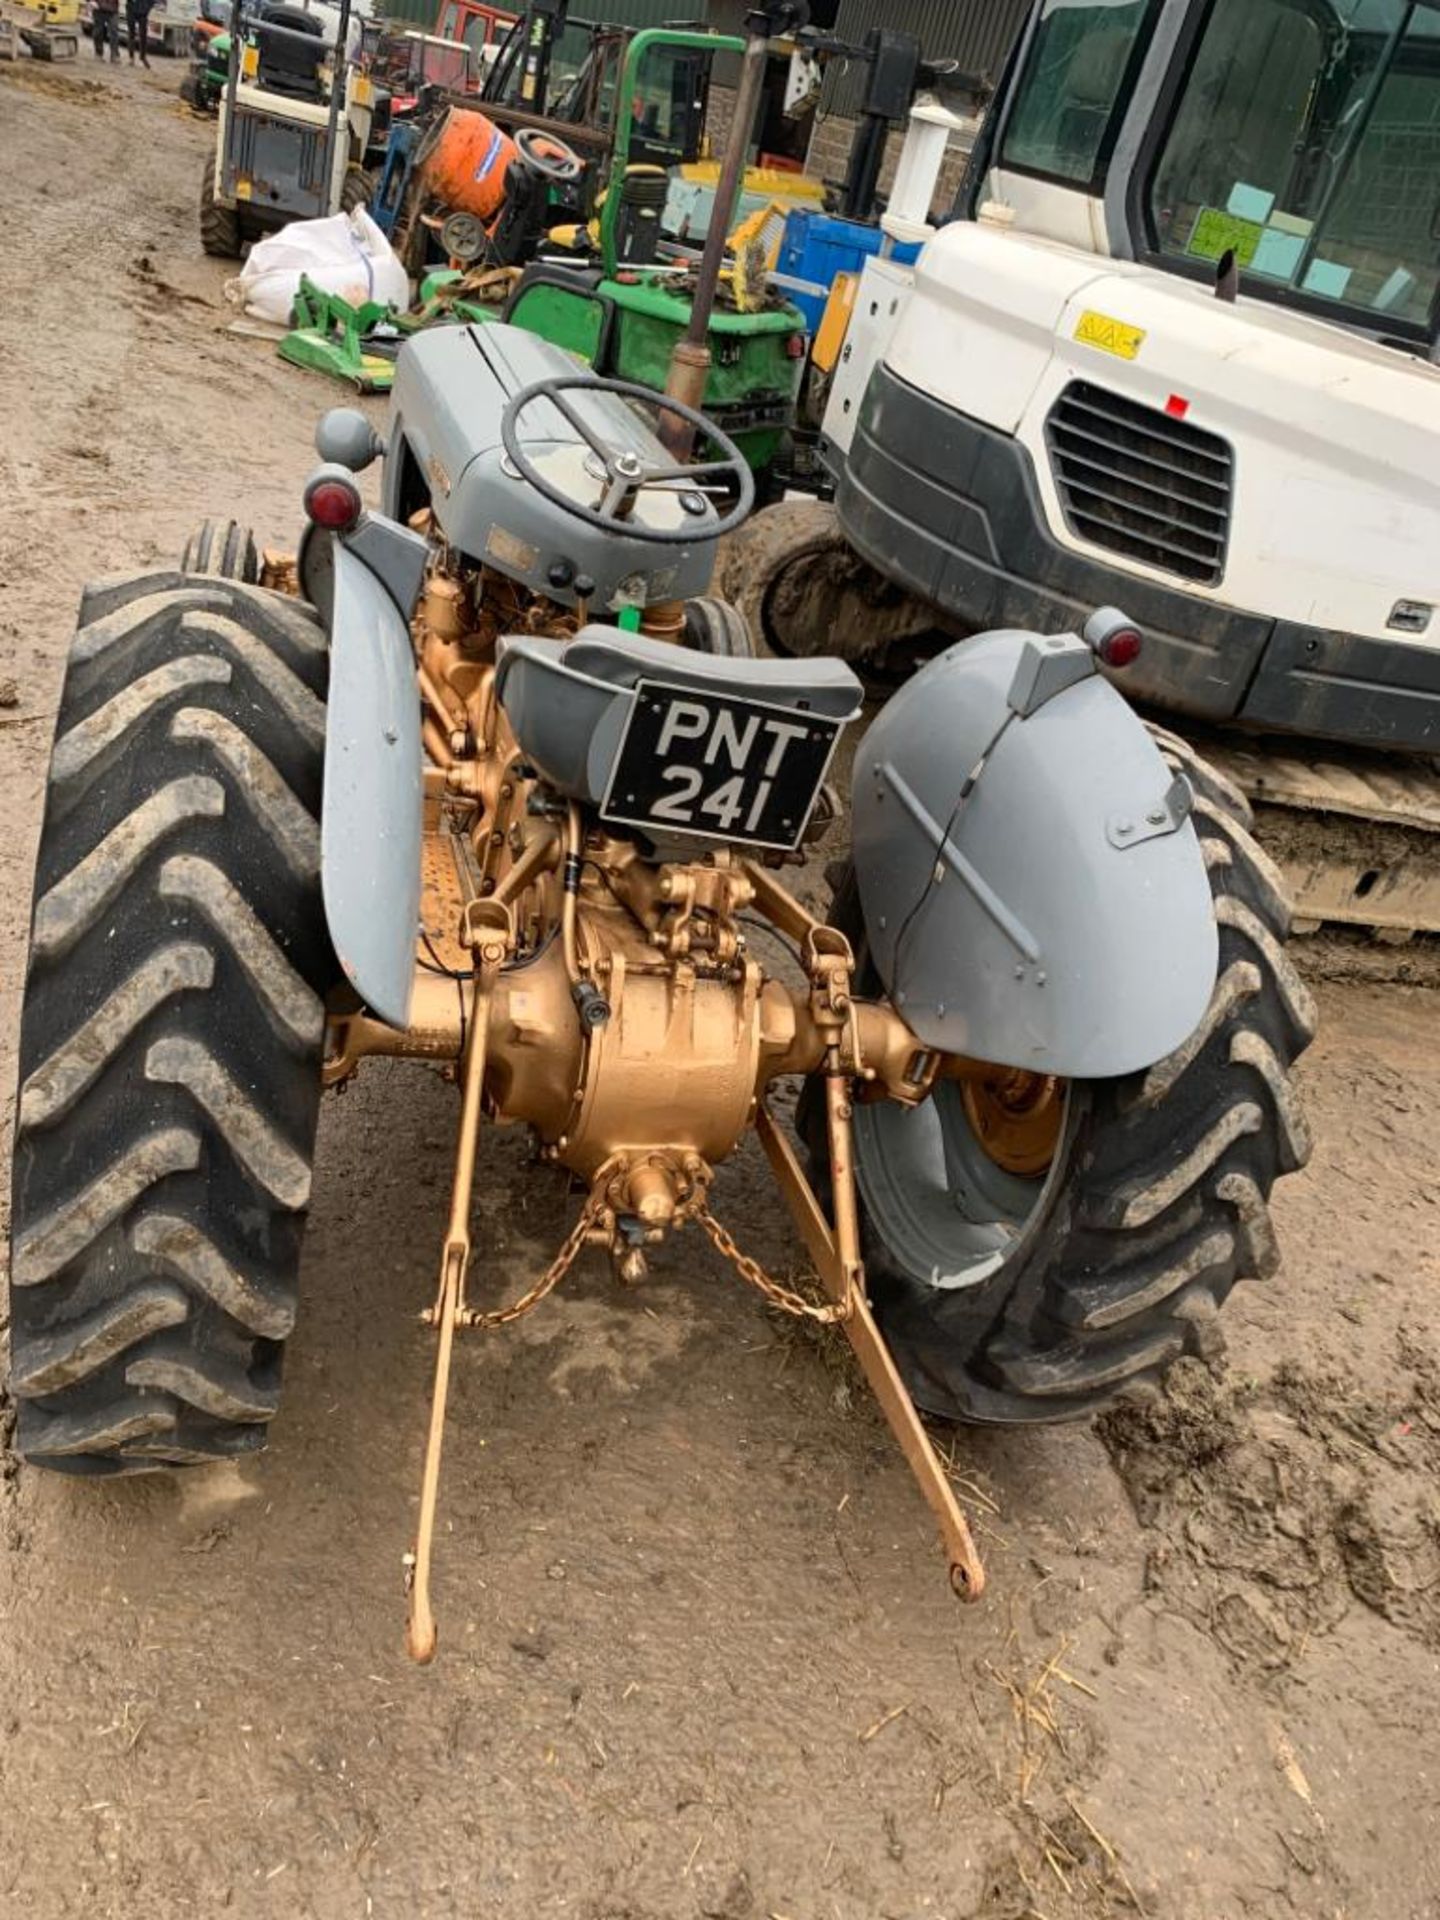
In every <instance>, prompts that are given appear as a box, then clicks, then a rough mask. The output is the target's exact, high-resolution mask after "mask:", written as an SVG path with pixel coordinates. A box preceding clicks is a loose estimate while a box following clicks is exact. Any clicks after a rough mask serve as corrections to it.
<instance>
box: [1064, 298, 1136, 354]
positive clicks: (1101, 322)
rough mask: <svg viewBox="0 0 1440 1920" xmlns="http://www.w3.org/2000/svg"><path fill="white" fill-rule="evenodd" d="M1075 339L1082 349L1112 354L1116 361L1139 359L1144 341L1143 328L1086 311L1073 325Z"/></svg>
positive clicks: (1107, 315) (1106, 314)
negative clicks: (1095, 348) (1088, 348)
mask: <svg viewBox="0 0 1440 1920" xmlns="http://www.w3.org/2000/svg"><path fill="white" fill-rule="evenodd" d="M1075 338H1076V339H1077V340H1078V341H1079V342H1080V344H1081V346H1082V347H1098V348H1099V349H1100V351H1101V353H1113V354H1114V355H1115V357H1116V359H1117V360H1135V359H1138V358H1139V355H1140V348H1141V345H1142V344H1143V342H1144V339H1145V329H1144V327H1129V326H1126V324H1125V322H1124V321H1123V320H1115V319H1112V318H1111V316H1110V315H1109V314H1108V313H1096V312H1094V311H1093V310H1088V311H1086V312H1085V313H1082V314H1081V316H1080V318H1079V320H1078V321H1077V322H1076V324H1075Z"/></svg>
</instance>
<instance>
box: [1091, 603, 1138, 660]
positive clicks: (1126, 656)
mask: <svg viewBox="0 0 1440 1920" xmlns="http://www.w3.org/2000/svg"><path fill="white" fill-rule="evenodd" d="M1085 643H1086V645H1087V646H1088V647H1089V648H1090V650H1091V652H1092V653H1093V654H1094V655H1095V657H1096V659H1097V660H1099V661H1100V663H1101V665H1102V666H1106V667H1110V668H1111V669H1112V670H1114V671H1118V670H1119V669H1120V668H1122V667H1130V666H1133V665H1134V664H1135V662H1136V661H1137V660H1138V659H1139V658H1140V655H1141V653H1142V652H1143V650H1144V646H1145V642H1144V638H1143V636H1142V635H1141V632H1140V629H1139V628H1138V627H1137V626H1136V625H1135V622H1134V621H1133V620H1131V619H1130V618H1129V617H1128V616H1127V615H1125V614H1123V613H1121V611H1120V609H1119V608H1118V607H1101V608H1100V609H1099V610H1098V612H1096V613H1092V614H1091V616H1090V618H1089V619H1088V620H1087V621H1086V622H1085Z"/></svg>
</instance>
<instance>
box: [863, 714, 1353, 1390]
mask: <svg viewBox="0 0 1440 1920" xmlns="http://www.w3.org/2000/svg"><path fill="white" fill-rule="evenodd" d="M1154 731H1155V733H1156V744H1157V745H1158V746H1159V748H1160V750H1161V752H1162V754H1163V755H1164V757H1165V758H1166V760H1167V761H1168V762H1169V763H1170V765H1171V766H1172V767H1173V768H1174V769H1175V770H1176V771H1178V772H1182V773H1184V775H1185V776H1186V778H1187V779H1188V780H1189V782H1190V784H1191V787H1192V790H1193V792H1194V794H1195V800H1196V820H1195V824H1196V827H1197V830H1198V832H1199V834H1200V836H1201V843H1202V848H1203V849H1204V850H1205V852H1206V864H1207V871H1208V874H1209V879H1210V885H1211V891H1212V895H1213V899H1214V905H1215V918H1216V923H1217V929H1218V933H1219V942H1220V959H1219V967H1218V970H1217V980H1216V986H1215V990H1214V994H1213V996H1212V998H1211V1002H1210V1007H1209V1010H1208V1012H1207V1014H1206V1016H1205V1018H1204V1019H1203V1020H1202V1021H1201V1023H1200V1025H1199V1027H1198V1028H1197V1029H1196V1031H1195V1033H1194V1034H1193V1035H1192V1036H1191V1037H1190V1039H1189V1040H1187V1041H1186V1042H1185V1044H1184V1045H1183V1046H1182V1047H1180V1048H1178V1049H1177V1050H1176V1052H1175V1053H1174V1054H1173V1055H1172V1056H1171V1057H1170V1058H1169V1059H1168V1060H1164V1061H1161V1062H1160V1063H1159V1064H1158V1065H1156V1066H1154V1067H1151V1068H1150V1069H1149V1070H1148V1072H1146V1073H1142V1074H1136V1075H1132V1076H1130V1077H1129V1078H1128V1079H1126V1080H1121V1081H1110V1082H1095V1083H1092V1084H1090V1085H1088V1086H1085V1087H1082V1088H1077V1089H1076V1090H1075V1095H1074V1097H1075V1098H1076V1099H1077V1100H1078V1101H1079V1103H1080V1105H1079V1114H1078V1118H1077V1120H1076V1122H1075V1124H1074V1129H1073V1135H1072V1137H1071V1139H1070V1141H1069V1143H1068V1145H1067V1148H1066V1151H1067V1154H1068V1156H1069V1157H1068V1161H1067V1165H1066V1168H1065V1178H1064V1180H1063V1183H1062V1186H1061V1188H1060V1190H1059V1192H1058V1194H1057V1196H1056V1198H1055V1199H1054V1200H1053V1201H1052V1203H1051V1204H1050V1207H1049V1211H1048V1213H1047V1215H1046V1217H1045V1218H1044V1219H1043V1220H1041V1221H1039V1222H1038V1223H1037V1225H1036V1227H1035V1229H1034V1230H1033V1232H1032V1233H1031V1235H1030V1236H1028V1238H1027V1239H1026V1240H1025V1241H1024V1242H1022V1244H1021V1246H1020V1248H1019V1249H1018V1251H1017V1252H1016V1254H1015V1255H1014V1256H1013V1257H1012V1258H1011V1259H1010V1260H1008V1261H1007V1263H1006V1265H1005V1267H1004V1268H1003V1269H1002V1270H1001V1272H1000V1273H999V1274H997V1275H996V1276H995V1277H994V1278H993V1279H991V1280H988V1281H986V1282H985V1283H983V1284H981V1285H980V1286H978V1287H976V1288H973V1289H962V1290H957V1291H953V1292H939V1291H937V1290H935V1289H934V1288H932V1287H928V1286H922V1285H920V1284H918V1283H917V1282H916V1281H915V1280H914V1279H913V1278H912V1277H910V1276H907V1275H906V1274H905V1273H903V1272H902V1271H901V1270H900V1269H899V1267H898V1266H897V1265H896V1263H895V1262H894V1261H893V1260H892V1259H891V1258H890V1257H889V1256H888V1255H887V1253H886V1250H885V1249H884V1247H883V1246H880V1245H878V1244H877V1242H876V1235H875V1232H874V1229H873V1226H867V1232H868V1246H867V1252H868V1255H869V1263H870V1271H871V1275H872V1280H873V1282H874V1285H875V1291H876V1301H877V1312H878V1315H879V1317H880V1320H881V1323H882V1325H883V1326H884V1329H885V1332H886V1335H887V1338H888V1339H889V1341H890V1343H891V1345H892V1347H893V1348H894V1350H895V1352H896V1355H897V1359H898V1360H899V1363H900V1366H901V1370H902V1372H903V1373H904V1374H905V1376H906V1378H907V1380H908V1382H909V1384H910V1386H911V1389H912V1392H913V1393H914V1394H915V1396H916V1399H917V1400H918V1402H919V1403H920V1404H921V1405H922V1406H924V1407H925V1408H927V1409H928V1410H929V1411H932V1412H934V1413H937V1414H940V1415H942V1416H948V1417H950V1418H959V1419H966V1420H971V1421H977V1422H981V1423H991V1422H993V1423H997V1424H999V1423H1018V1422H1025V1421H1031V1420H1054V1419H1059V1418H1071V1417H1079V1416H1083V1415H1085V1414H1088V1413H1091V1412H1093V1411H1095V1410H1097V1409H1098V1408H1100V1407H1103V1406H1104V1405H1106V1404H1107V1403H1108V1402H1110V1401H1111V1400H1113V1399H1114V1398H1115V1397H1116V1396H1117V1395H1119V1394H1120V1393H1121V1392H1123V1391H1124V1390H1126V1389H1127V1388H1133V1387H1134V1386H1135V1385H1137V1384H1138V1383H1143V1382H1145V1381H1147V1380H1150V1379H1153V1378H1154V1377H1155V1376H1156V1375H1157V1374H1158V1373H1160V1372H1161V1371H1163V1369H1164V1368H1165V1367H1166V1366H1168V1365H1169V1364H1170V1363H1171V1362H1172V1361H1174V1360H1175V1359H1177V1358H1178V1357H1179V1356H1180V1355H1181V1354H1186V1353H1188V1354H1194V1355H1198V1356H1199V1357H1201V1358H1204V1359H1207V1360H1209V1359H1213V1358H1214V1357H1215V1355H1216V1354H1217V1353H1218V1352H1219V1351H1220V1350H1221V1347H1222V1341H1221V1334H1220V1329H1219V1327H1218V1325H1217V1324H1216V1315H1217V1311H1218V1309H1219V1308H1220V1307H1221V1306H1222V1305H1223V1303H1224V1301H1225V1300H1226V1298H1227V1297H1228V1295H1229V1293H1230V1291H1231V1289H1232V1288H1233V1287H1234V1285H1235V1284H1236V1282H1237V1281H1239V1280H1242V1279H1246V1278H1265V1277H1268V1276H1269V1275H1271V1274H1273V1273H1274V1271H1275V1270H1276V1267H1277V1266H1278V1264H1279V1250H1278V1246H1277V1243H1276V1238H1275V1232H1274V1228H1273V1226H1272V1224H1271V1221H1270V1213H1269V1196H1270V1192H1271V1189H1272V1187H1273V1185H1274V1183H1275V1181H1276V1180H1277V1179H1278V1178H1280V1177H1281V1176H1282V1175H1284V1174H1287V1173H1293V1172H1295V1171H1296V1170H1297V1169H1298V1168H1300V1167H1301V1166H1303V1165H1304V1164H1305V1161H1306V1160H1307V1159H1308V1157H1309V1153H1310V1144H1311V1143H1310V1133H1309V1128H1308V1126H1307V1124H1306V1122H1305V1118H1304V1114H1303V1111H1302V1109H1301V1106H1300V1103H1299V1100H1298V1097H1297V1094H1296V1091H1295V1088H1294V1084H1293V1081H1292V1078H1291V1069H1292V1067H1293V1065H1294V1063H1295V1061H1296V1059H1297V1058H1298V1057H1299V1055H1300V1054H1301V1053H1303V1051H1304V1049H1305V1048H1306V1046H1307V1045H1308V1044H1309V1042H1310V1040H1311V1039H1312V1038H1313V1036H1314V1032H1315V1023H1316V1011H1315V1003H1314V1000H1313V998H1312V996H1311V994H1310V992H1309V989H1308V988H1307V987H1306V986H1305V984H1304V982H1303V981H1302V980H1301V979H1300V976H1299V975H1298V973H1297V972H1296V971H1295V968H1294V966H1293V964H1292V963H1291V961H1290V959H1289V956H1288V955H1287V953H1286V951H1285V944H1284V943H1285V940H1286V937H1287V934H1288V932H1289V925H1290V914H1289V908H1288V905H1287V903H1286V900H1285V897H1284V893H1283V889H1282V888H1281V886H1280V884H1279V880H1278V876H1277V875H1276V873H1275V871H1274V868H1273V866H1272V865H1271V863H1270V862H1269V861H1268V860H1267V859H1266V858H1265V856H1264V855H1263V853H1262V852H1261V851H1260V849H1259V848H1258V847H1257V846H1256V845H1255V843H1254V841H1253V839H1252V838H1251V836H1250V831H1249V808H1248V806H1247V805H1246V803H1245V801H1244V799H1243V797H1242V796H1241V795H1240V794H1239V793H1238V792H1236V790H1235V789H1233V788H1232V787H1231V786H1230V783H1229V782H1228V781H1225V780H1224V779H1223V777H1222V776H1220V775H1218V774H1216V773H1215V772H1214V770H1213V769H1211V768H1209V767H1208V766H1207V764H1206V763H1205V762H1204V761H1203V760H1201V759H1200V757H1199V756H1198V755H1197V754H1196V753H1195V751H1194V749H1193V748H1192V747H1190V746H1189V745H1188V744H1187V743H1186V742H1184V741H1183V740H1180V739H1179V738H1178V737H1177V736H1174V735H1171V734H1168V733H1165V732H1163V731H1161V730H1154Z"/></svg>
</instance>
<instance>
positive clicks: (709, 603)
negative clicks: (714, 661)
mask: <svg viewBox="0 0 1440 1920" xmlns="http://www.w3.org/2000/svg"><path fill="white" fill-rule="evenodd" d="M684 638H685V645H686V646H687V647H692V648H693V649H694V650H695V652H696V653H713V654H717V655H718V656H719V657H720V658H721V659H723V660H751V659H753V658H754V655H755V643H754V641H753V640H752V639H751V637H750V625H749V622H748V621H747V620H746V618H745V616H744V614H743V613H741V611H740V609H739V608H738V607H733V606H731V604H730V602H729V601H728V600H717V599H715V598H714V597H713V596H712V595H709V594H702V595H701V596H700V598H699V599H696V600H687V601H686V602H685V636H684Z"/></svg>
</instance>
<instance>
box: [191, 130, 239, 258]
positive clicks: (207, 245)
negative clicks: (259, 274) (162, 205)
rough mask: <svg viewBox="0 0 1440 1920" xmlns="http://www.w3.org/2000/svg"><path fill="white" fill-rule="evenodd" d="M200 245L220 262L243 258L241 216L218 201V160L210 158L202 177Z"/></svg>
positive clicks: (206, 161)
mask: <svg viewBox="0 0 1440 1920" xmlns="http://www.w3.org/2000/svg"><path fill="white" fill-rule="evenodd" d="M200 244H201V246H202V247H203V248H204V249H205V251H206V253H209V254H213V255H214V256H215V258H216V259H218V260H238V259H239V258H240V247H241V233H240V215H239V213H238V211H237V210H236V209H235V208H234V207H227V206H224V205H222V203H221V202H220V201H219V200H217V199H216V198H215V156H214V155H213V154H207V155H206V158H205V170H204V172H203V173H202V174H201V176H200Z"/></svg>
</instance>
